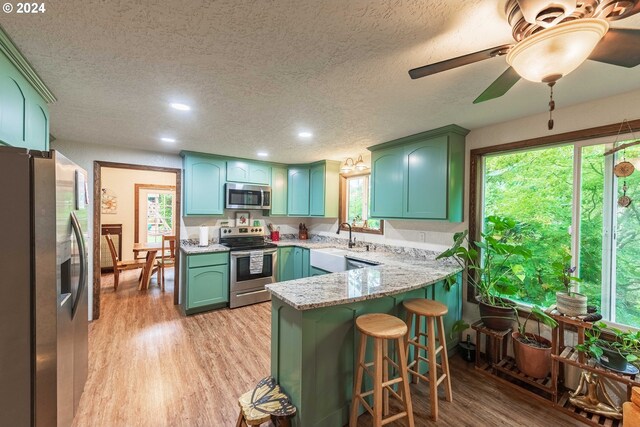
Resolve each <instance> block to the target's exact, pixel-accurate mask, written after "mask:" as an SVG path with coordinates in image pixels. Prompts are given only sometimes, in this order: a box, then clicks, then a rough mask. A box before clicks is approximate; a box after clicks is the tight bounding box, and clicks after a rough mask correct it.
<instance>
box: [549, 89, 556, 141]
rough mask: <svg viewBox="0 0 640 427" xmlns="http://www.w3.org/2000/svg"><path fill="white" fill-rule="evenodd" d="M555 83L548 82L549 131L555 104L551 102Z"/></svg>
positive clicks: (551, 125)
mask: <svg viewBox="0 0 640 427" xmlns="http://www.w3.org/2000/svg"><path fill="white" fill-rule="evenodd" d="M555 84H556V82H549V83H548V85H549V92H550V93H549V123H548V127H549V130H551V129H553V110H555V109H556V102H555V101H554V100H553V86H554V85H555Z"/></svg>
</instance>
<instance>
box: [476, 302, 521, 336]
mask: <svg viewBox="0 0 640 427" xmlns="http://www.w3.org/2000/svg"><path fill="white" fill-rule="evenodd" d="M479 303H480V318H481V319H482V322H483V323H484V325H485V326H486V327H487V328H489V329H495V330H496V331H504V330H506V329H509V328H510V327H511V325H512V323H513V320H514V319H515V317H514V311H513V308H511V307H499V306H495V305H489V304H485V303H484V302H482V301H479Z"/></svg>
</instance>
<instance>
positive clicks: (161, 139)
mask: <svg viewBox="0 0 640 427" xmlns="http://www.w3.org/2000/svg"><path fill="white" fill-rule="evenodd" d="M160 141H162V142H176V140H175V139H174V138H167V137H163V138H160Z"/></svg>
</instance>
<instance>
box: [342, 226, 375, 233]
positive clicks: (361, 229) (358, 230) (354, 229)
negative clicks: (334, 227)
mask: <svg viewBox="0 0 640 427" xmlns="http://www.w3.org/2000/svg"><path fill="white" fill-rule="evenodd" d="M340 230H341V231H349V227H345V226H343V225H341V226H340ZM351 231H352V232H353V233H367V234H380V235H383V234H384V229H380V230H374V229H372V228H364V227H353V226H352V227H351Z"/></svg>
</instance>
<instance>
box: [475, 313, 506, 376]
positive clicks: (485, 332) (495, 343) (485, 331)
mask: <svg viewBox="0 0 640 427" xmlns="http://www.w3.org/2000/svg"><path fill="white" fill-rule="evenodd" d="M471 329H473V330H474V331H476V369H480V370H483V371H484V370H486V369H487V368H490V369H491V370H492V371H493V372H494V373H495V366H496V365H497V364H498V362H500V361H501V360H502V359H504V358H505V356H506V355H507V343H508V342H509V341H508V340H505V339H504V338H505V337H508V336H509V335H510V334H511V329H507V330H504V331H496V330H495V329H489V328H487V327H486V326H484V323H482V320H479V321H477V322H476V323H474V324H473V325H471ZM482 336H484V337H485V354H484V360H483V358H482V356H481V354H480V343H481V342H482Z"/></svg>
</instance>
